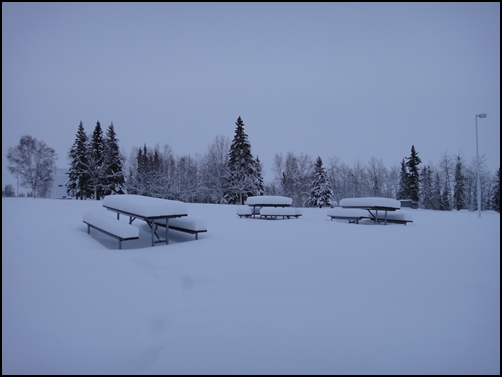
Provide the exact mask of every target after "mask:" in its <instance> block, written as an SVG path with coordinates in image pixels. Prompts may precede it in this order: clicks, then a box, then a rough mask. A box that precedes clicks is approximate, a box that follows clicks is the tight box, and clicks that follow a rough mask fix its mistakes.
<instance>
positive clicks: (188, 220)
mask: <svg viewBox="0 0 502 377" xmlns="http://www.w3.org/2000/svg"><path fill="white" fill-rule="evenodd" d="M155 224H157V225H158V226H162V227H164V228H165V227H166V224H165V222H161V221H155ZM169 229H172V230H177V231H179V232H185V233H190V234H195V239H196V240H197V239H198V238H199V233H204V232H207V223H206V220H202V219H197V218H195V217H191V216H187V217H179V218H178V217H176V218H172V219H169Z"/></svg>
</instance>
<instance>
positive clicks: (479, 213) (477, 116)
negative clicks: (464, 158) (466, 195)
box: [476, 114, 486, 217]
mask: <svg viewBox="0 0 502 377" xmlns="http://www.w3.org/2000/svg"><path fill="white" fill-rule="evenodd" d="M478 118H486V114H476V183H477V191H478V217H481V183H480V181H479V153H478Z"/></svg>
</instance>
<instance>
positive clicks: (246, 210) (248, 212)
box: [237, 206, 259, 218]
mask: <svg viewBox="0 0 502 377" xmlns="http://www.w3.org/2000/svg"><path fill="white" fill-rule="evenodd" d="M258 214H259V213H258ZM237 215H238V216H239V217H240V218H242V217H243V216H244V217H246V218H247V217H251V216H252V215H253V208H251V207H249V206H239V207H238V208H237Z"/></svg>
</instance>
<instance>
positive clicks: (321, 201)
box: [308, 156, 333, 208]
mask: <svg viewBox="0 0 502 377" xmlns="http://www.w3.org/2000/svg"><path fill="white" fill-rule="evenodd" d="M332 200H333V193H332V190H331V183H330V181H329V180H328V177H327V176H326V172H325V170H324V166H323V164H322V159H321V157H319V156H317V160H316V164H315V168H314V180H313V181H312V184H311V186H310V195H309V199H308V204H309V205H310V206H314V207H317V206H319V208H322V207H323V206H325V207H329V206H331V201H332Z"/></svg>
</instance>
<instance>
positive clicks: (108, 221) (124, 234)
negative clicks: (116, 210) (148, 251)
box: [83, 211, 139, 249]
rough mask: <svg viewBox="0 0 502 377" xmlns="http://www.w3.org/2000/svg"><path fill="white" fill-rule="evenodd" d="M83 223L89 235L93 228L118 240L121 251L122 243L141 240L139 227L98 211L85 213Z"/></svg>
mask: <svg viewBox="0 0 502 377" xmlns="http://www.w3.org/2000/svg"><path fill="white" fill-rule="evenodd" d="M83 222H84V223H86V224H87V233H88V234H91V228H94V229H96V230H99V231H101V232H103V233H106V234H108V235H110V236H112V237H115V238H118V240H119V249H122V241H128V240H137V239H138V238H139V228H138V227H135V226H134V225H130V224H127V223H124V222H122V221H119V220H116V219H114V218H112V217H108V216H106V215H105V214H102V213H100V212H98V211H88V212H85V213H84V218H83Z"/></svg>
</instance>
